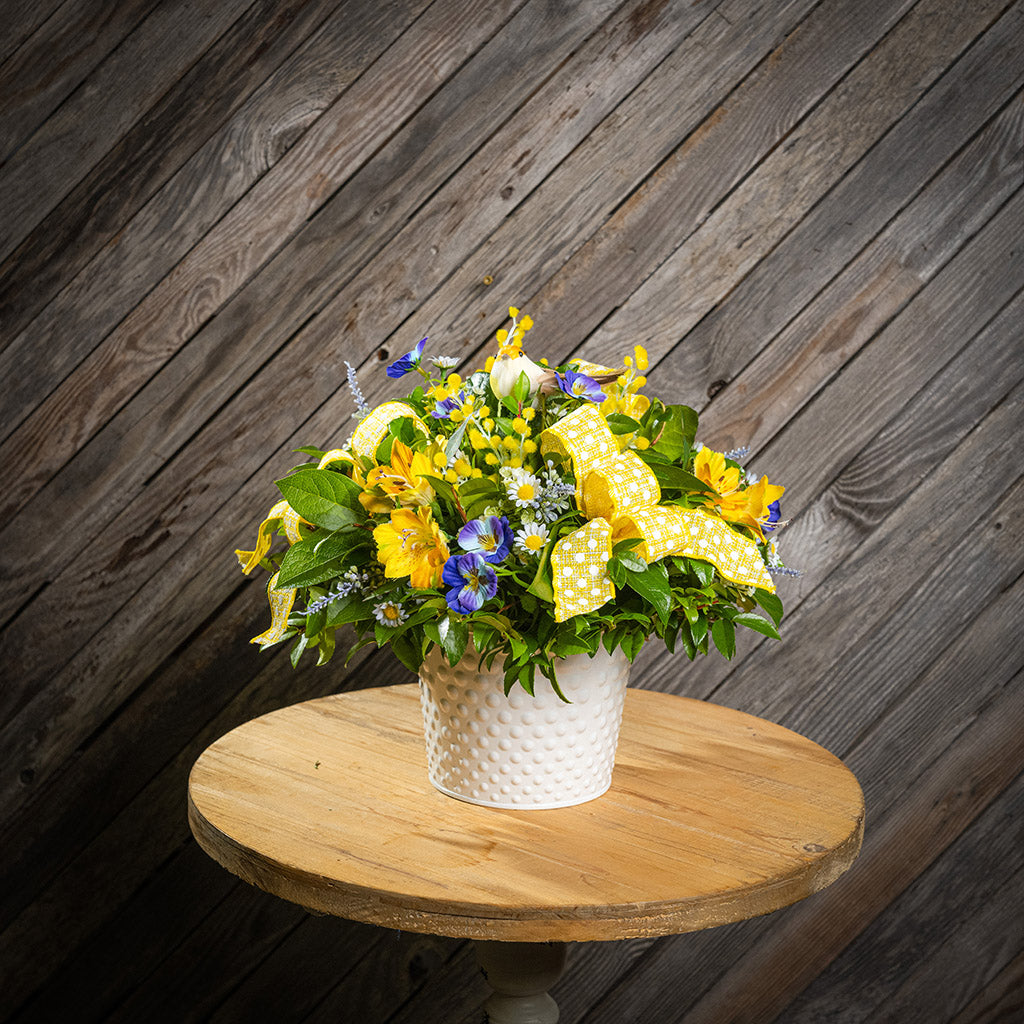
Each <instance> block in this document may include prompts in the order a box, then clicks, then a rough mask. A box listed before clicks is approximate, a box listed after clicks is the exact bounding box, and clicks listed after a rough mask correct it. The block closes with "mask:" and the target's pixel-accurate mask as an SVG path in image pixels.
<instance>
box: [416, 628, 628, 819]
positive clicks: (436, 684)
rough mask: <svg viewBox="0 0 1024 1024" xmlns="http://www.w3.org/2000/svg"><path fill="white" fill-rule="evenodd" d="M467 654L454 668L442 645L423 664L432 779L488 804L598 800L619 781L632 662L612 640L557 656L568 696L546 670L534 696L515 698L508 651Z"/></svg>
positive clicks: (521, 693) (518, 692) (538, 805)
mask: <svg viewBox="0 0 1024 1024" xmlns="http://www.w3.org/2000/svg"><path fill="white" fill-rule="evenodd" d="M478 660H479V657H478V655H477V654H475V653H472V654H467V656H466V657H464V658H463V659H462V661H460V662H459V664H458V665H455V666H454V667H453V666H451V665H449V664H448V662H447V661H445V660H444V657H443V656H442V654H441V652H440V650H439V649H438V648H436V647H435V648H433V649H432V650H431V652H430V654H428V655H427V658H426V660H425V661H424V663H423V665H422V666H421V668H420V672H419V676H420V698H421V703H422V707H423V725H424V732H425V736H426V745H427V768H428V774H429V777H430V781H431V783H432V784H433V785H434V787H435V788H436V789H439V790H440V791H441V792H442V793H446V794H447V795H448V796H453V797H456V798H457V799H459V800H466V801H468V802H469V803H473V804H482V805H484V806H486V807H506V808H516V809H536V810H541V809H546V808H551V807H570V806H572V805H574V804H581V803H584V802H586V801H587V800H593V799H594V798H595V797H599V796H600V795H601V794H602V793H604V792H605V791H606V790H607V789H608V787H609V786H610V785H611V781H612V769H613V768H614V765H615V748H616V746H617V745H618V741H619V725H620V724H621V722H622V704H623V700H624V698H625V695H626V685H627V683H628V682H629V667H630V666H629V660H628V659H627V658H626V656H625V655H624V654H623V653H622V651H621V650H616V651H615V653H614V654H611V655H609V654H608V653H607V652H606V651H605V650H604V649H603V648H601V649H600V650H599V651H598V653H597V654H596V655H595V656H594V657H593V658H591V657H589V655H586V654H576V655H573V656H572V657H569V658H565V659H563V660H562V661H560V662H558V665H557V670H556V671H557V676H558V685H559V686H560V687H561V689H562V692H563V693H564V694H565V696H566V697H567V698H568V699H569V700H570V701H571V703H570V704H566V703H565V702H564V701H562V700H560V699H559V697H558V695H557V694H556V693H555V691H554V690H553V689H552V687H551V684H550V683H549V682H548V680H547V679H546V678H545V677H544V676H543V675H541V673H540V672H538V673H537V677H536V684H535V686H534V689H535V691H536V693H535V695H534V696H533V697H531V696H530V695H529V694H528V693H527V692H526V691H525V690H524V689H523V688H522V687H521V686H519V685H518V684H517V685H516V686H514V687H513V688H512V690H511V692H510V693H509V695H508V696H507V697H506V696H505V692H504V688H503V685H502V680H503V672H502V661H503V660H504V659H503V658H502V656H501V655H500V654H499V655H498V657H497V658H496V659H495V661H494V667H493V668H492V669H491V670H490V671H487V670H486V669H484V670H482V671H478V670H477V663H478Z"/></svg>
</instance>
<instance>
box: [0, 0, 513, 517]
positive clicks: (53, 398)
mask: <svg viewBox="0 0 1024 1024" xmlns="http://www.w3.org/2000/svg"><path fill="white" fill-rule="evenodd" d="M524 2H525V0H502V2H501V3H495V4H489V5H488V6H487V7H485V8H482V7H480V6H479V5H476V4H468V5H467V2H466V0H437V2H435V3H434V4H432V5H431V6H430V7H428V8H427V10H426V11H425V12H424V14H423V15H422V16H421V17H420V18H419V19H418V20H417V21H416V22H415V23H414V24H413V25H412V26H411V28H410V29H409V30H408V31H407V32H405V33H404V34H403V35H402V37H401V38H400V39H399V40H398V41H397V42H396V43H395V45H393V46H392V47H391V48H390V49H389V50H388V51H387V53H386V55H385V56H384V57H383V58H382V59H381V60H378V61H376V62H375V63H374V64H373V65H372V66H371V68H370V69H369V70H368V71H367V72H365V73H364V74H363V75H362V76H361V77H360V78H359V79H358V80H357V81H356V82H355V83H354V84H353V86H352V88H351V89H350V90H349V91H348V92H347V93H346V95H345V102H344V103H341V102H335V103H334V104H333V105H332V106H331V107H329V108H328V109H327V110H326V111H325V112H324V113H323V114H322V115H321V116H320V117H319V118H318V119H317V121H316V123H315V124H314V125H313V126H311V127H310V128H309V129H308V130H307V132H306V134H305V135H304V136H303V137H302V139H301V140H300V141H299V142H297V143H296V144H295V145H294V146H293V147H292V148H291V149H290V150H289V151H288V152H287V153H286V154H285V155H284V156H283V157H282V158H281V159H280V160H279V161H278V162H277V163H276V164H275V165H274V167H273V168H272V169H271V170H270V171H269V172H268V173H267V174H265V175H264V176H263V177H261V178H260V179H259V180H258V181H257V182H256V183H255V184H254V185H253V186H252V187H251V188H250V189H249V191H248V192H246V194H245V196H244V198H242V199H241V200H240V201H239V202H238V203H236V204H235V206H233V207H232V208H231V210H230V211H229V212H228V213H227V214H226V215H225V216H224V217H223V218H222V219H221V220H220V221H218V223H217V224H216V225H215V226H214V227H213V228H212V229H211V230H210V231H209V232H208V233H207V234H206V235H204V237H203V238H202V240H201V241H199V242H198V243H197V244H196V245H195V246H194V247H193V248H192V249H191V250H190V251H189V252H188V254H187V255H186V256H185V257H184V259H182V260H180V261H179V262H178V263H177V264H176V266H175V267H174V270H173V271H172V273H171V274H170V275H169V276H167V277H165V278H164V279H163V280H162V281H161V282H160V283H159V284H158V285H157V286H156V287H155V288H154V289H153V290H152V291H150V292H149V293H148V295H147V296H146V297H145V298H144V299H143V301H142V302H141V303H140V304H139V305H138V306H136V307H135V308H134V309H133V310H132V311H131V312H130V313H129V314H128V316H127V317H126V318H125V319H124V320H122V321H121V323H120V324H119V325H118V326H117V328H116V329H115V330H114V331H113V332H112V333H111V334H110V335H108V336H107V337H106V338H105V339H104V341H103V342H102V344H100V345H99V346H97V347H96V348H95V349H94V350H93V351H92V352H91V353H90V354H89V356H88V358H87V359H86V360H84V361H83V363H82V364H81V365H80V366H79V367H78V369H77V371H76V372H75V374H74V375H73V376H72V377H71V378H70V379H68V380H67V381H65V382H64V383H63V384H61V385H60V386H59V387H58V388H57V389H56V390H55V391H53V392H51V393H50V394H49V395H48V396H47V397H46V398H45V400H44V401H42V402H41V403H40V404H39V405H38V406H37V407H36V408H35V409H34V410H33V412H32V414H31V415H30V416H29V418H28V419H27V420H25V421H24V422H23V423H22V425H21V426H20V427H19V428H18V430H16V431H15V433H14V434H12V435H11V436H10V437H9V438H8V440H7V441H6V442H5V443H4V444H3V445H2V446H0V461H3V462H4V463H6V464H8V465H10V466H11V467H12V468H16V467H17V466H19V465H20V464H21V462H22V459H21V457H20V455H19V454H18V452H19V449H20V445H21V444H22V443H24V441H25V440H26V439H27V437H29V436H39V435H40V432H42V434H44V435H45V436H46V437H47V442H46V448H47V449H48V450H49V451H50V452H51V453H52V456H53V457H52V459H46V460H45V462H46V465H42V464H37V465H36V467H35V468H34V469H33V470H31V474H32V476H33V478H34V479H33V482H32V483H29V482H28V481H26V484H27V486H26V487H24V488H19V495H18V496H13V495H12V502H11V507H17V506H18V505H20V504H21V502H22V501H24V500H25V499H26V498H27V497H29V496H30V495H31V494H32V493H33V492H34V491H35V490H36V489H38V487H39V486H41V485H42V484H43V483H45V482H46V480H47V479H48V478H49V477H50V476H51V475H52V473H53V472H54V471H55V470H56V469H57V468H58V467H59V466H60V465H61V464H62V463H63V462H64V461H65V460H66V459H67V458H68V457H69V456H70V455H71V454H72V453H73V452H74V451H76V450H77V449H78V448H80V447H81V446H82V445H83V444H85V443H86V441H88V439H89V438H90V437H92V435H93V434H94V433H95V431H96V430H97V429H98V428H99V427H100V426H101V425H102V424H103V423H104V422H105V421H106V420H107V419H108V418H109V417H110V416H111V415H112V414H113V413H114V412H115V411H116V410H117V409H118V408H119V407H120V406H121V405H122V404H123V403H124V402H125V401H127V400H128V399H129V398H131V396H132V395H133V394H134V393H135V392H136V391H137V390H138V389H139V388H140V387H141V386H142V385H143V384H144V383H145V382H146V381H147V380H148V379H149V378H150V377H151V376H152V375H153V374H154V373H155V372H156V371H157V370H158V369H159V368H160V367H161V366H163V365H164V363H166V362H167V361H168V360H169V359H170V358H171V357H172V356H173V355H174V354H175V353H176V352H177V351H178V350H179V349H180V348H181V347H182V346H183V345H185V344H186V343H187V342H188V340H189V339H190V338H191V337H192V335H193V334H194V333H195V332H196V331H197V330H199V328H200V327H201V326H202V325H203V324H204V323H205V322H206V321H207V320H209V319H210V318H211V317H213V316H214V315H216V313H217V312H218V310H219V309H220V308H221V306H222V305H223V304H224V303H225V302H226V301H227V300H228V299H230V298H231V296H232V295H233V294H234V293H235V292H236V291H237V290H238V289H239V288H240V287H241V286H242V285H243V284H244V283H245V281H246V280H247V279H248V277H249V276H250V275H251V274H253V273H254V272H255V271H256V270H258V268H259V267H260V266H262V264H263V263H265V262H266V261H267V260H268V259H270V258H271V257H272V256H273V254H274V253H275V252H276V251H277V250H278V249H280V248H281V247H282V246H283V245H284V244H285V243H286V242H287V241H288V239H289V238H290V237H291V236H292V235H293V234H295V233H296V232H297V231H298V230H299V229H300V228H302V227H303V225H304V224H305V222H306V221H307V220H309V219H310V218H311V217H312V216H313V215H314V214H315V213H316V212H317V211H318V210H319V209H320V207H322V206H323V205H324V203H325V202H326V200H327V198H328V197H329V196H330V195H331V194H332V193H333V192H334V191H335V190H336V189H337V188H339V187H340V186H341V185H342V184H343V183H344V182H345V181H346V180H347V179H348V178H349V177H350V176H351V175H352V174H354V173H355V172H356V171H357V170H358V169H359V168H360V167H361V166H362V165H363V164H364V163H366V162H367V161H368V160H369V159H371V158H372V157H373V155H374V154H375V152H376V151H377V149H379V148H380V146H382V145H383V144H384V143H385V142H387V141H388V140H389V139H390V138H391V136H392V135H394V134H395V133H396V132H397V131H399V130H400V129H401V128H402V127H403V125H404V124H405V123H406V122H407V121H408V120H409V119H410V118H411V117H412V116H413V114H415V113H416V111H417V110H418V109H419V107H420V106H421V105H422V104H424V103H425V102H426V101H427V100H428V99H430V97H431V96H432V95H434V93H435V92H437V91H438V90H439V89H440V88H441V86H442V85H443V84H444V82H445V81H446V80H447V79H448V78H449V77H450V76H452V75H454V74H455V73H456V72H457V71H458V70H459V68H460V66H461V65H462V64H463V62H464V61H466V60H468V59H469V58H470V57H471V56H472V54H473V51H474V49H476V48H477V47H479V46H481V45H483V43H485V42H486V41H487V40H488V39H489V38H490V37H491V36H492V35H494V33H495V32H497V31H498V30H499V29H500V28H501V27H502V25H503V24H504V23H505V21H506V20H508V19H509V18H511V17H512V16H513V15H514V14H515V12H516V10H517V8H519V7H521V6H523V4H524ZM467 7H468V8H469V9H467ZM453 21H455V22H459V23H461V24H462V25H463V31H462V32H460V33H459V34H458V35H457V36H456V37H454V39H455V42H454V44H453V40H452V37H451V35H450V33H449V32H448V26H449V25H450V24H451V23H452V22H453ZM527 21H528V19H527ZM115 382H116V384H115ZM84 393H88V394H89V395H90V396H92V400H91V401H89V402H87V403H86V402H83V401H82V395H83V394H84ZM90 409H91V410H92V412H91V413H90V412H89V410H90ZM69 411H71V412H70V415H69Z"/></svg>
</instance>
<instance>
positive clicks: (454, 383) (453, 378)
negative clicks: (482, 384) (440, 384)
mask: <svg viewBox="0 0 1024 1024" xmlns="http://www.w3.org/2000/svg"><path fill="white" fill-rule="evenodd" d="M444 386H445V387H446V388H448V390H449V391H457V390H458V389H459V388H460V387H461V386H462V378H461V377H460V376H459V375H458V374H457V373H450V374H448V379H447V380H446V381H445V382H444Z"/></svg>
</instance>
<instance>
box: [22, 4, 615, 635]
mask: <svg viewBox="0 0 1024 1024" xmlns="http://www.w3.org/2000/svg"><path fill="white" fill-rule="evenodd" d="M622 30H623V32H626V31H628V23H627V24H625V25H623V27H622ZM515 45H516V46H517V47H518V46H521V45H522V43H521V41H519V38H518V37H517V41H516V43H515ZM557 52H558V51H557V50H555V51H552V53H551V54H549V57H548V59H551V58H552V57H553V56H554V54H555V53H557ZM585 55H586V54H584V56H585ZM473 71H474V76H475V75H476V74H477V73H479V74H481V75H483V76H485V77H486V79H487V80H488V81H492V82H493V74H492V65H490V64H488V63H487V60H486V59H485V60H483V61H481V62H479V63H478V64H477V65H476V67H475V68H474V69H473ZM495 88H500V89H501V90H502V92H504V93H505V94H506V95H507V94H508V90H507V88H505V87H504V86H502V85H501V83H497V85H496V86H495ZM479 100H480V93H479V92H478V91H474V92H471V93H470V92H467V107H466V109H467V112H468V113H470V114H471V115H472V117H473V119H474V121H473V122H471V124H472V123H476V119H478V118H480V117H481V116H484V117H485V116H486V115H487V108H486V107H481V104H480V102H479ZM598 109H600V107H599V108H598ZM449 125H450V126H452V121H451V120H450V121H449ZM242 351H243V352H244V351H245V350H244V349H243V350H242ZM283 362H284V364H285V365H286V366H287V367H288V373H289V376H290V377H293V378H294V376H295V374H296V371H298V373H299V377H300V378H301V379H299V380H296V386H298V387H301V389H302V390H303V391H305V392H308V389H309V381H308V379H307V374H306V371H305V369H304V368H303V366H302V363H301V360H300V359H297V358H296V357H295V353H294V350H292V355H291V356H290V357H289V358H288V359H284V360H283ZM276 368H277V364H275V366H274V367H272V368H271V369H270V370H268V372H267V373H266V374H265V375H264V376H263V378H262V386H261V388H260V389H259V390H255V389H254V390H253V391H250V392H249V403H250V404H249V405H248V406H247V410H248V411H249V413H250V415H251V416H252V417H253V418H254V421H255V423H262V424H263V425H264V426H266V421H267V417H266V407H267V406H266V402H267V400H268V396H271V395H276V394H277V393H278V392H279V391H280V390H281V388H282V382H281V379H280V377H279V376H277V375H275V373H274V372H273V370H274V369H276ZM172 377H173V378H174V379H175V380H180V382H181V383H182V384H183V385H186V386H192V385H191V384H190V383H189V382H191V381H193V380H194V375H193V373H192V372H191V370H190V369H189V368H188V367H187V366H186V367H184V368H183V367H182V365H181V363H176V364H175V366H174V367H173V369H172ZM331 386H332V387H333V383H332V385H331ZM270 400H271V401H272V402H276V401H279V400H280V398H279V397H277V398H271V399H270ZM146 411H147V412H149V413H152V410H151V409H148V410H146ZM168 411H169V412H171V414H172V415H173V417H174V418H175V419H176V420H177V421H178V422H185V421H183V420H180V419H178V417H179V414H180V412H181V409H180V406H179V405H178V404H177V403H176V402H175V404H174V405H173V408H172V409H170V410H168ZM224 431H228V432H229V433H234V434H235V437H236V444H240V454H241V457H242V458H243V459H245V458H248V459H256V460H257V461H258V462H262V461H263V459H264V455H262V454H261V453H260V450H259V445H258V443H257V441H256V439H255V437H254V436H253V434H252V432H251V430H248V431H245V432H236V428H235V426H234V425H233V424H230V423H221V424H219V425H218V426H217V428H216V432H217V434H218V436H219V437H220V438H221V440H220V441H218V442H215V443H214V444H213V445H212V446H210V448H209V449H208V450H209V451H211V452H212V451H214V450H218V451H220V452H221V453H222V454H225V455H226V454H227V449H226V448H225V447H224V433H223V432H224ZM123 436H124V443H125V444H127V445H131V446H133V447H134V446H136V445H140V443H141V447H139V448H138V451H139V463H138V467H137V471H138V472H141V471H143V470H144V469H145V466H146V463H147V462H149V465H150V468H151V461H150V460H151V455H152V449H151V448H150V447H149V442H148V441H143V440H142V438H143V435H142V433H141V432H140V431H138V430H134V429H133V425H131V424H126V433H125V434H124V435H123ZM103 454H104V458H105V460H106V459H108V458H109V456H110V455H113V454H115V453H114V452H113V451H111V450H110V449H109V448H106V447H104V448H103ZM125 454H126V453H125V448H124V446H123V445H121V444H118V445H117V446H116V459H115V466H114V467H112V468H116V467H117V466H122V467H123V466H125V465H127V464H128V460H127V459H126V458H125ZM232 462H233V468H232V469H231V471H230V472H231V475H232V476H233V475H234V474H235V473H237V471H238V463H237V462H234V460H232ZM211 468H212V467H211ZM87 472H88V471H87ZM76 475H77V474H76ZM142 482H143V481H142V480H141V479H139V480H138V482H137V484H136V486H140V485H141V484H142ZM164 482H165V483H170V481H169V480H168V479H166V478H165V481H164ZM112 483H113V482H112V481H111V479H110V478H109V477H107V478H106V480H105V482H104V485H103V487H102V488H101V490H103V491H108V492H109V489H110V487H111V485H112ZM224 483H227V478H222V485H223V484H224ZM115 486H116V485H115ZM161 486H163V485H162V484H161ZM232 486H233V484H230V483H229V484H228V489H230V487H232ZM172 488H173V490H174V492H175V494H176V498H175V503H176V504H177V503H178V501H179V500H180V496H181V492H180V486H179V484H178V483H174V484H173V485H172ZM57 489H58V490H61V491H63V492H64V493H65V495H66V496H68V497H70V494H71V492H73V493H74V495H75V501H76V508H78V513H77V514H76V516H75V517H74V522H75V523H78V524H81V523H83V521H84V520H85V519H86V518H87V517H86V513H85V510H84V509H83V508H82V505H81V503H82V502H83V498H84V494H83V491H82V489H81V488H80V487H78V486H76V485H72V484H70V482H69V481H68V480H66V479H65V480H63V481H62V482H61V483H60V484H59V485H57ZM116 489H117V490H118V492H119V493H121V494H122V495H123V494H124V491H123V489H122V488H121V487H120V486H116ZM198 493H199V492H197V494H198ZM218 493H220V495H221V498H223V497H225V496H226V494H225V491H224V489H223V488H222V489H221V490H220V491H219V492H218ZM154 497H156V493H155V491H154V489H153V488H152V487H151V488H150V489H149V490H148V491H147V492H146V494H145V498H146V501H147V502H148V501H150V500H152V499H153V498H154ZM209 497H211V498H212V497H214V493H213V492H211V493H210V495H209ZM157 502H158V504H160V505H162V504H163V498H158V499H157ZM41 507H42V506H40V508H41ZM102 507H103V506H101V508H102ZM149 514H150V513H149V511H148V510H147V511H145V512H143V513H142V515H143V517H144V518H147V519H148V516H149ZM29 519H33V520H34V522H33V526H32V534H33V538H35V541H34V548H33V550H34V551H35V552H36V554H37V555H38V554H40V553H42V549H45V548H46V547H47V546H48V543H47V541H46V540H41V539H40V536H41V534H42V536H44V537H45V536H47V531H45V530H43V531H41V530H40V521H39V520H38V519H37V518H34V516H30V517H29ZM29 519H24V520H23V522H25V523H26V524H27V523H28V522H29ZM150 523H151V521H150V522H147V525H146V527H145V531H146V532H147V534H149V535H150V538H151V540H152V538H153V531H151V530H150ZM189 530H190V531H191V527H189ZM159 532H160V531H157V533H159ZM49 536H50V541H51V542H52V543H60V544H66V543H67V542H68V541H69V540H70V538H69V537H68V535H67V533H64V534H63V535H62V538H63V539H60V538H57V537H56V535H49ZM164 539H165V540H168V539H171V538H170V535H168V536H167V537H165V538H164ZM83 540H84V538H83ZM145 546H146V548H147V550H148V551H149V552H150V554H152V553H153V551H154V549H153V548H152V547H151V546H150V542H149V541H147V542H146V545H145ZM117 547H119V548H121V553H120V554H119V555H115V558H116V559H118V560H120V559H123V558H124V557H126V556H128V557H132V556H131V555H130V551H129V549H126V548H124V547H123V545H122V541H118V542H117ZM37 567H38V563H37ZM37 580H38V577H36V581H35V582H36V583H37ZM12 582H13V581H12ZM26 582H27V578H26ZM13 590H14V587H13V585H12V586H11V587H10V588H9V589H8V590H7V592H6V595H7V597H8V599H9V600H10V599H11V598H12V597H13ZM94 598H95V588H94V587H90V596H89V598H88V599H87V602H86V604H87V605H91V606H92V611H91V612H89V613H88V614H90V615H92V614H94V613H95V612H97V611H99V609H98V607H97V606H95V601H94ZM11 607H12V606H11V605H10V604H8V608H9V609H10V608H11ZM12 628H13V629H15V631H16V630H17V628H19V627H17V626H14V627H12ZM8 635H10V631H8Z"/></svg>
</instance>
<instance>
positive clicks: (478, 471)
mask: <svg viewBox="0 0 1024 1024" xmlns="http://www.w3.org/2000/svg"><path fill="white" fill-rule="evenodd" d="M469 475H470V476H471V477H472V478H473V479H474V480H479V479H480V477H482V476H483V475H484V471H483V470H482V469H477V468H476V466H474V467H473V471H472V472H471V473H470V474H469Z"/></svg>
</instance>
